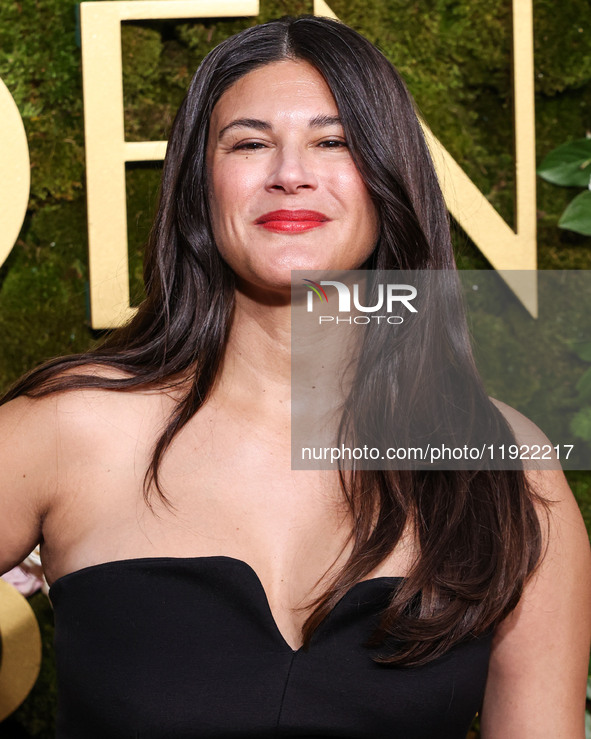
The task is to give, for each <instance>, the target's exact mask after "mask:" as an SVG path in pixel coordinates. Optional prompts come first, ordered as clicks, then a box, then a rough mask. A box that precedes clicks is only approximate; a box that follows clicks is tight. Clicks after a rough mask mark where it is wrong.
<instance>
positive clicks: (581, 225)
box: [558, 190, 591, 236]
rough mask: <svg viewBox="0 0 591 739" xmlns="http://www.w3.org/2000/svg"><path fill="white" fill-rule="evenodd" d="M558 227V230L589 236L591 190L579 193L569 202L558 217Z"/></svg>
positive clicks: (590, 230)
mask: <svg viewBox="0 0 591 739" xmlns="http://www.w3.org/2000/svg"><path fill="white" fill-rule="evenodd" d="M558 225H559V226H560V228H567V229H568V230H569V231H576V232H577V233H579V234H583V235H584V236H591V190H585V192H581V193H579V194H578V195H577V197H576V198H574V199H573V200H571V201H570V203H569V204H568V205H567V206H566V209H565V211H564V213H563V214H562V215H561V216H560V220H559V221H558Z"/></svg>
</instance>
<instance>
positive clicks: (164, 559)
mask: <svg viewBox="0 0 591 739" xmlns="http://www.w3.org/2000/svg"><path fill="white" fill-rule="evenodd" d="M206 561H212V562H213V561H217V562H228V563H232V564H233V565H238V566H239V567H244V568H245V569H246V570H247V571H248V572H250V573H251V577H252V578H253V581H254V582H255V583H256V586H257V588H258V590H259V591H260V594H261V595H262V596H263V600H264V604H265V608H266V611H267V615H268V616H270V618H271V622H272V625H273V627H274V630H275V631H276V633H277V635H278V636H279V638H280V639H281V641H282V642H283V644H284V646H285V647H286V648H287V649H289V651H290V652H291V653H292V654H293V655H294V656H295V655H296V654H298V653H299V652H301V651H302V649H303V645H302V646H299V647H297V648H295V649H294V648H293V647H292V646H291V644H290V643H289V642H288V641H287V639H286V638H285V636H284V635H283V632H282V631H281V629H280V628H279V626H278V624H277V621H276V619H275V616H274V615H273V611H272V609H271V606H270V604H269V598H268V596H267V591H266V590H265V587H264V585H263V583H262V580H261V578H260V577H259V575H258V573H257V572H256V570H255V569H254V567H253V566H252V565H250V564H249V563H248V562H245V561H244V560H243V559H239V558H238V557H230V556H228V555H211V556H199V557H170V556H161V557H129V558H127V559H115V560H109V561H107V562H99V563H97V564H93V565H87V566H86V567H81V568H80V569H78V570H72V572H67V573H66V574H65V575H61V576H60V577H58V578H57V579H56V580H54V581H53V583H52V584H51V585H50V587H49V597H50V600H51V595H52V593H55V588H56V586H58V590H59V586H60V585H61V584H63V582H64V581H67V580H70V579H72V578H73V579H76V577H78V576H82V575H85V574H91V573H92V572H97V571H100V570H105V569H108V568H109V567H113V566H121V565H128V564H129V565H134V564H164V563H176V562H185V563H188V562H206ZM405 579H406V578H405V577H404V576H402V575H393V576H389V575H381V576H378V577H369V578H366V579H365V580H359V581H358V582H356V583H354V584H353V585H351V587H350V588H349V589H348V590H347V591H346V592H345V593H343V595H342V597H341V598H340V599H339V601H338V603H337V604H335V607H334V608H333V611H334V609H335V608H336V607H337V606H338V605H339V603H340V602H341V601H342V600H343V599H344V598H346V597H347V596H348V595H350V594H351V593H352V592H353V591H354V590H355V589H356V588H358V587H359V586H360V585H364V584H366V583H378V582H379V583H391V584H392V585H394V584H395V583H396V582H399V581H402V580H405ZM333 611H331V613H332V612H333ZM329 615H330V614H329Z"/></svg>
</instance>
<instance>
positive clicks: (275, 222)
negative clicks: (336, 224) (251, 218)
mask: <svg viewBox="0 0 591 739" xmlns="http://www.w3.org/2000/svg"><path fill="white" fill-rule="evenodd" d="M328 221H330V218H328V216H325V215H324V213H319V212H318V211H315V210H274V211H272V212H271V213H265V215H262V216H260V217H259V218H257V219H256V221H255V225H257V226H262V227H263V228H266V229H267V230H268V231H279V232H282V233H301V232H302V231H309V230H310V229H312V228H318V227H320V226H323V225H324V224H325V223H328Z"/></svg>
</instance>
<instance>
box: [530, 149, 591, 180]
mask: <svg viewBox="0 0 591 739" xmlns="http://www.w3.org/2000/svg"><path fill="white" fill-rule="evenodd" d="M537 171H538V174H539V175H540V177H542V178H543V179H545V180H546V181H547V182H551V183H552V184H553V185H565V186H567V187H588V186H589V182H590V181H591V139H577V140H576V141H570V142H569V143H568V144H562V145H561V146H559V147H557V148H556V149H554V150H553V151H551V152H550V153H549V154H548V155H547V156H546V157H545V158H544V160H543V161H542V163H541V164H540V166H539V168H538V170H537Z"/></svg>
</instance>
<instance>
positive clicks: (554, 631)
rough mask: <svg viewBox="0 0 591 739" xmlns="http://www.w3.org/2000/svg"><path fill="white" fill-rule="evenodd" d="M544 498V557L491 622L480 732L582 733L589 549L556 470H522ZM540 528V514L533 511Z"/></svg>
mask: <svg viewBox="0 0 591 739" xmlns="http://www.w3.org/2000/svg"><path fill="white" fill-rule="evenodd" d="M527 475H528V479H529V480H530V482H531V484H532V486H533V487H534V489H535V490H537V491H538V492H539V493H540V494H541V495H542V496H543V497H545V498H546V499H548V500H550V501H555V502H554V503H551V504H550V508H549V513H548V527H547V530H546V531H547V540H546V541H545V543H546V544H547V551H546V554H545V557H544V559H543V561H542V563H541V565H540V567H539V568H538V570H537V571H536V573H535V574H534V575H533V577H532V579H531V580H530V581H529V583H528V584H527V586H526V588H525V591H524V594H523V596H522V598H521V600H520V602H519V605H518V606H517V608H516V609H515V610H514V611H513V612H512V613H511V614H510V615H509V616H508V618H506V619H505V621H503V623H501V624H500V625H499V627H498V628H497V631H496V633H495V638H494V641H493V646H492V654H491V661H490V667H489V673H488V680H487V685H486V692H485V697H484V703H483V708H482V714H481V722H480V725H481V732H482V734H481V735H482V739H530V738H531V739H584V736H585V729H584V707H585V689H586V684H587V668H588V658H589V640H590V634H591V552H590V549H589V540H588V537H587V532H586V530H585V525H584V522H583V519H582V516H581V513H580V511H579V508H578V506H577V503H576V501H575V499H574V496H573V494H572V492H571V491H570V488H569V487H568V484H567V482H566V480H565V478H564V475H563V474H562V472H556V471H543V472H529V473H527ZM540 522H541V525H542V529H543V530H544V527H545V524H546V516H545V513H544V512H543V511H542V512H541V513H540Z"/></svg>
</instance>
